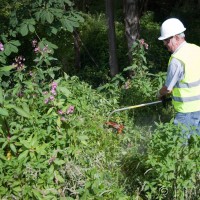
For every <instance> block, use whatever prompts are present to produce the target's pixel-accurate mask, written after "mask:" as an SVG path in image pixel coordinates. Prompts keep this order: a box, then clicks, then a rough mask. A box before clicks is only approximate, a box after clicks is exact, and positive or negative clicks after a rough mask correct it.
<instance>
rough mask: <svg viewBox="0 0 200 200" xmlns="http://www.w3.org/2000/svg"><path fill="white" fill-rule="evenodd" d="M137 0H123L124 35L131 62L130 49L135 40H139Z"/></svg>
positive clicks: (138, 8)
mask: <svg viewBox="0 0 200 200" xmlns="http://www.w3.org/2000/svg"><path fill="white" fill-rule="evenodd" d="M139 3H140V2H139V0H124V1H123V9H124V21H125V34H126V38H127V42H128V51H129V53H128V56H129V60H130V62H131V60H132V54H131V48H132V45H133V43H134V42H135V40H136V39H138V38H139V18H140V12H141V10H140V7H139Z"/></svg>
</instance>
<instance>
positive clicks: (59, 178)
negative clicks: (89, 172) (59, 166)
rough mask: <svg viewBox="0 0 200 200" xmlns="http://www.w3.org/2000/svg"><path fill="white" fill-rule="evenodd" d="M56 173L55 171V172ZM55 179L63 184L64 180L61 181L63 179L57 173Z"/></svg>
mask: <svg viewBox="0 0 200 200" xmlns="http://www.w3.org/2000/svg"><path fill="white" fill-rule="evenodd" d="M56 172H57V171H56ZM55 178H56V179H57V180H58V181H59V182H60V183H64V182H65V180H64V179H63V177H62V176H61V175H60V174H59V173H58V172H57V173H56V176H55Z"/></svg>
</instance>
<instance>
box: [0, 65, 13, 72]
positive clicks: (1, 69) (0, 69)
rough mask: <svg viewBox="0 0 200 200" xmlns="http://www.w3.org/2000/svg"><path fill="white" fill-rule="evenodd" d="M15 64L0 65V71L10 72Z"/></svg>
mask: <svg viewBox="0 0 200 200" xmlns="http://www.w3.org/2000/svg"><path fill="white" fill-rule="evenodd" d="M14 68H15V66H12V65H9V66H6V67H0V72H8V71H10V70H11V69H14Z"/></svg>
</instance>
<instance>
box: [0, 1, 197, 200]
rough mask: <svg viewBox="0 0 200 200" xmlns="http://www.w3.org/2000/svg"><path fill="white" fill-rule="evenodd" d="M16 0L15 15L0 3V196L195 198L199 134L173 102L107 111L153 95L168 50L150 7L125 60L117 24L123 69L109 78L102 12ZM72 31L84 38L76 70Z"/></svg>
mask: <svg viewBox="0 0 200 200" xmlns="http://www.w3.org/2000/svg"><path fill="white" fill-rule="evenodd" d="M5 2H7V1H5ZM13 4H14V5H15V7H16V10H15V11H16V12H14V13H13V12H12V9H11V8H10V7H9V6H11V5H12V4H8V5H9V6H8V5H7V4H6V7H3V6H2V5H3V3H2V5H1V7H0V9H1V10H2V11H3V12H1V15H2V16H3V18H5V19H6V20H4V21H3V22H0V23H1V24H2V30H1V33H2V34H1V36H0V64H1V68H0V79H1V82H0V146H1V147H0V199H2V200H3V199H9V200H11V199H17V200H18V199H25V200H26V199H27V200H29V199H34V200H36V199H38V200H43V199H45V200H46V199H49V200H50V199H51V200H54V199H55V200H56V199H61V200H62V199H63V200H64V199H66V200H73V199H76V200H78V199H80V200H135V199H138V200H139V199H140V200H141V199H143V200H156V199H163V200H168V199H177V200H179V199H180V200H182V199H187V200H193V199H197V197H198V196H200V194H199V191H200V184H199V183H200V174H199V172H200V158H199V154H200V149H199V145H200V139H199V136H197V135H196V134H194V135H193V136H191V138H190V139H189V140H188V139H186V137H185V136H184V134H186V133H187V130H186V132H185V133H183V132H181V131H180V127H176V126H174V125H173V122H172V120H171V121H170V119H173V116H174V113H173V109H172V107H171V105H168V107H167V108H163V106H162V105H161V104H158V105H152V106H149V107H144V108H138V109H132V110H127V111H122V112H117V113H114V114H113V115H111V116H110V115H109V114H110V113H111V112H112V111H113V110H115V109H117V108H121V107H127V106H130V105H137V104H141V103H145V102H151V101H156V100H157V99H156V93H157V90H158V88H160V87H161V86H162V84H163V82H164V77H165V74H166V73H165V71H166V67H165V66H166V63H167V59H168V55H167V54H166V50H165V49H163V47H162V46H161V44H160V43H158V42H157V36H158V34H159V25H158V23H157V22H155V21H154V13H153V12H147V13H146V14H145V15H144V16H143V17H142V18H141V38H144V39H140V40H136V42H135V43H134V45H133V48H132V55H133V60H132V62H131V63H130V64H129V62H128V60H127V59H128V57H127V47H126V44H125V38H124V32H123V24H122V22H116V36H117V41H118V55H119V56H118V58H119V65H120V70H121V73H119V74H118V75H116V76H115V77H114V78H112V79H111V78H110V76H109V67H108V52H107V49H108V47H107V46H108V42H107V33H106V26H105V16H104V15H103V14H102V15H97V14H95V16H94V15H91V14H82V13H80V12H76V11H74V10H73V4H72V3H71V2H70V1H68V0H60V1H54V0H51V1H48V3H47V2H46V3H45V5H43V4H42V1H40V0H37V1H24V4H22V3H13ZM26 4H28V5H29V12H28V10H26V11H27V12H22V10H23V8H24V7H25V5H26ZM63 5H67V8H66V9H65V10H64V11H63V9H62V8H63V7H62V6H63ZM26 6H27V5H26ZM55 7H56V8H55ZM30 13H31V14H30ZM29 14H30V15H29ZM30 16H31V17H30ZM8 19H11V21H10V24H9V26H7V25H8V21H9V20H8ZM15 19H16V20H15ZM17 19H18V20H17ZM78 27H79V28H78ZM7 28H8V29H7ZM77 28H78V29H77ZM7 30H9V31H7ZM74 30H77V31H79V33H80V37H81V39H82V41H83V42H84V45H85V48H82V49H81V57H82V58H81V60H82V62H83V65H82V68H80V69H76V68H74V60H73V58H74V52H73V50H72V48H71V47H72V46H73V42H74V41H73V35H72V32H73V31H74ZM67 31H68V32H67ZM192 37H194V36H193V35H192ZM31 42H32V46H31ZM88 53H90V54H88ZM155 55H156V56H155ZM90 56H91V57H90ZM91 58H92V59H94V60H92V59H91ZM97 60H98V62H96V61H97ZM94 61H95V62H94ZM12 63H13V64H12ZM10 64H12V65H10ZM63 65H64V67H63Z"/></svg>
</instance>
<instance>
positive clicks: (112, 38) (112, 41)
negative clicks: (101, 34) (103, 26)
mask: <svg viewBox="0 0 200 200" xmlns="http://www.w3.org/2000/svg"><path fill="white" fill-rule="evenodd" d="M113 2H114V0H106V16H107V26H108V39H109V65H110V74H111V76H112V77H113V76H115V75H116V74H118V73H119V67H118V63H117V54H116V35H115V24H114V5H113Z"/></svg>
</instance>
